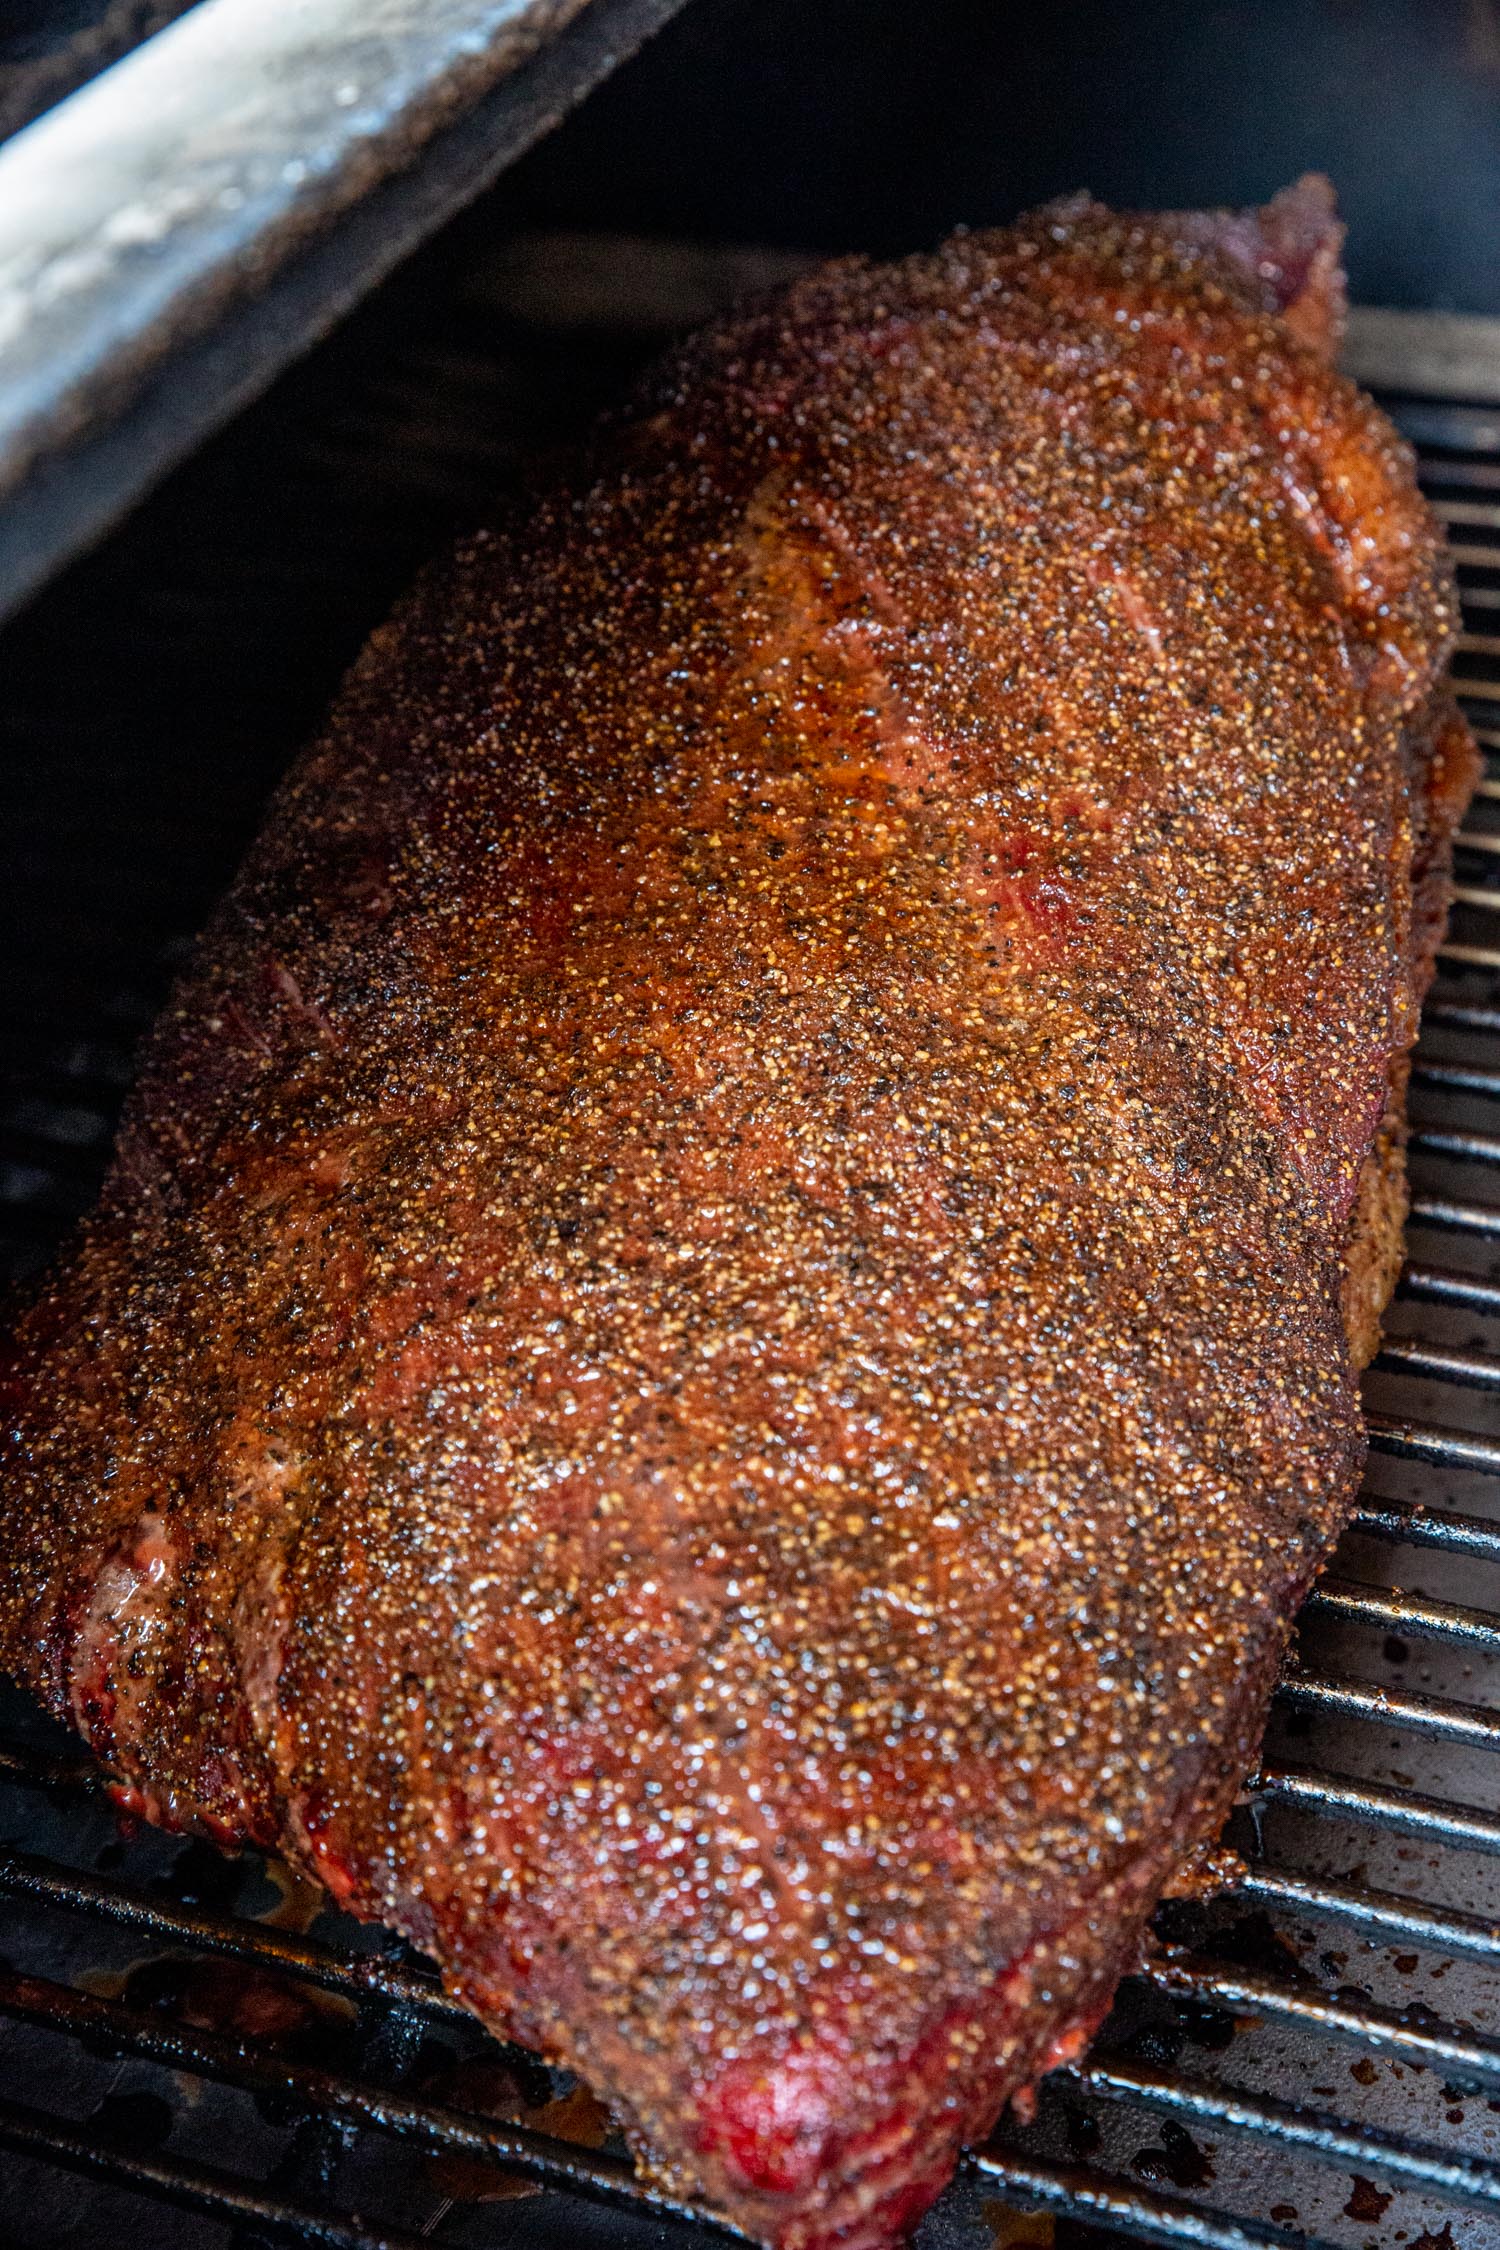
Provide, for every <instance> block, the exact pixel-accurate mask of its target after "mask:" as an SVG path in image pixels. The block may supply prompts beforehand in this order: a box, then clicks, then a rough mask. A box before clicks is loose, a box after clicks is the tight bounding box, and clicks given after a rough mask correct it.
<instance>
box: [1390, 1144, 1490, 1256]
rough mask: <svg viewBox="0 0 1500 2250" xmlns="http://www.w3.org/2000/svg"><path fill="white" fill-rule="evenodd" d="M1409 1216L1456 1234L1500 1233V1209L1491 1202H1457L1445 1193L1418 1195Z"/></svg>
mask: <svg viewBox="0 0 1500 2250" xmlns="http://www.w3.org/2000/svg"><path fill="white" fill-rule="evenodd" d="M1412 1138H1417V1136H1415V1134H1412ZM1424 1145H1426V1143H1424ZM1498 1161H1500V1159H1498ZM1408 1215H1410V1222H1412V1226H1439V1228H1444V1231H1446V1233H1455V1235H1500V1210H1496V1208H1493V1206H1491V1204H1455V1201H1453V1199H1451V1197H1444V1195H1415V1197H1412V1204H1410V1213H1408Z"/></svg>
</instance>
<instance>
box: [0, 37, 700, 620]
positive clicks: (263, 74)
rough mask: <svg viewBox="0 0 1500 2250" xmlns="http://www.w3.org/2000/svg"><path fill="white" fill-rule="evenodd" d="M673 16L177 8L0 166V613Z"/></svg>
mask: <svg viewBox="0 0 1500 2250" xmlns="http://www.w3.org/2000/svg"><path fill="white" fill-rule="evenodd" d="M680 5H681V0H298V5H297V6H295V7H291V6H286V5H283V6H279V7H267V6H265V5H263V0H199V5H197V6H196V7H193V8H190V9H189V10H188V11H187V13H186V14H185V15H183V16H182V17H181V18H180V19H179V20H178V21H177V22H176V23H174V24H173V25H171V26H170V27H169V28H168V29H167V30H165V31H162V32H159V33H158V34H157V36H156V37H155V38H153V39H149V40H147V41H146V42H145V43H144V44H143V45H142V46H140V47H138V48H137V49H136V51H135V52H134V53H133V54H131V55H129V56H127V57H126V58H125V59H124V60H123V61H122V62H120V63H118V64H117V65H116V66H115V67H114V68H113V69H111V70H108V71H105V72H103V73H102V74H101V75H100V76H99V77H97V78H96V79H94V80H93V81H92V82H91V83H90V84H89V85H87V86H85V87H83V88H81V89H80V90H79V91H78V92H77V93H76V94H74V95H73V96H72V97H71V98H70V99H68V100H67V101H64V102H61V103H59V104H58V106H57V107H56V108H55V109H54V110H52V111H50V112H48V114H47V115H45V116H43V117H41V118H39V119H38V120H37V122H36V123H35V124H34V125H32V126H30V127H28V128H27V130H26V131H24V132H22V133H18V134H17V135H16V136H15V137H14V139H13V140H11V141H10V142H8V143H7V144H6V146H5V148H4V149H3V150H0V349H3V351H4V354H5V361H6V385H5V395H4V398H3V400H0V492H3V494H4V496H5V503H6V504H5V507H4V509H3V511H0V610H3V609H5V608H10V607H14V606H15V605H16V604H17V603H18V602H19V601H21V600H22V599H23V598H24V596H25V595H26V593H27V592H29V591H30V590H31V589H33V588H34V587H35V586H37V585H39V584H40V583H41V582H42V580H43V579H44V578H45V576H46V575H47V574H48V573H49V571H51V570H53V569H55V568H56V567H57V566H58V564H59V563H60V562H62V561H64V560H66V558H67V557H68V556H69V555H70V554H72V553H75V552H76V551H77V550H78V549H79V547H81V546H82V545H83V544H84V543H85V542H86V541H87V540H89V539H90V538H93V537H96V536H97V535H98V534H99V533H100V532H101V531H102V530H104V529H105V528H107V526H108V525H109V524H110V523H111V522H113V521H114V520H115V518H116V517H117V516H118V515H119V514H120V513H121V512H122V511H123V510H124V509H125V508H126V507H127V506H128V505H129V504H130V502H131V501H132V500H134V499H136V498H138V497H139V495H140V494H141V493H142V492H143V491H144V490H146V489H147V487H148V486H149V485H150V484H152V483H153V482H155V481H156V480H157V479H158V478H159V477H160V476H161V475H162V474H163V473H164V471H165V470H166V469H168V468H170V467H171V466H172V464H173V463H174V462H175V461H177V460H179V459H180V458H181V457H182V456H183V455H184V454H185V453H187V452H188V451H190V450H191V449H192V448H193V447H194V446H196V445H197V444H198V443H200V441H201V440H202V439H203V438H204V437H205V436H207V435H208V434H209V432H210V431H212V430H213V429H216V428H217V427H218V426H219V425H220V424H221V423H223V422H225V421H226V420H228V419H229V417H230V416H231V415H232V414H233V413H235V412H236V411H237V410H238V409H239V408H240V407H241V406H243V405H244V404H246V403H247V402H248V400H250V399H251V398H253V397H254V396H256V394H257V393H258V392H259V391H261V390H263V389H264V388H265V386H266V384H267V383H268V382H269V381H270V380H271V378H272V377H273V376H274V375H275V374H277V373H278V372H279V371H280V369H281V368H283V367H285V366H286V365H287V364H288V363H289V362H290V361H291V360H292V359H294V358H295V357H296V356H297V354H298V353H299V352H301V351H302V350H304V349H305V348H306V347H307V345H308V344H310V343H311V342H312V341H313V340H314V339H315V338H316V337H317V336H319V335H321V334H323V333H324V332H325V331H326V330H327V329H328V328H329V327H331V326H332V324H333V323H334V321H335V320H337V319H338V318H339V317H340V316H341V315H342V314H343V313H345V312H346V311H348V309H349V308H350V306H351V305H353V304H355V303H357V302H358V300H359V299H360V298H361V297H362V296H363V295H364V294H365V293H366V292H367V291H368V290H369V289H370V288H371V287H373V285H374V284H375V283H376V282H377V281H378V280H380V279H382V278H383V276H384V275H386V274H388V273H389V272H391V270H392V269H393V268H394V267H395V266H396V264H397V263H398V262H399V260H400V259H401V258H403V257H404V256H405V255H406V254H407V253H408V252H409V251H410V250H412V249H414V248H415V247H416V245H417V244H418V243H419V242H421V241H422V240H423V239H424V237H425V236H427V235H428V234H430V233H431V232H432V231H433V230H434V229H435V228H436V227H437V226H439V225H441V223H442V222H443V221H444V220H445V219H447V218H449V217H451V216H452V215H453V213H454V212H456V211H457V210H459V209H461V208H462V206H463V205H464V204H466V203H468V202H470V201H471V200H472V199H473V197H474V196H475V195H476V194H478V192H479V191H480V189H481V188H483V187H485V186H487V185H488V184H489V182H490V181H492V180H493V179H495V178H496V177H497V176H498V174H499V173H500V172H501V171H502V170H503V169H504V168H505V166H506V164H508V163H509V162H511V161H512V160H513V159H514V158H515V157H517V156H519V155H520V154H521V152H522V151H523V150H524V149H526V148H527V147H529V146H530V145H531V143H532V142H533V141H535V140H536V139H537V138H538V137H539V135H541V134H542V133H544V132H545V131H547V130H548V129H549V128H550V127H551V126H552V125H554V124H555V123H556V122H557V121H558V120H559V118H561V117H562V116H564V115H566V113H567V112H568V110H569V109H571V108H573V107H574V106H575V105H576V104H577V103H578V102H579V101H580V100H582V98H583V97H584V95H585V94H587V93H588V92H589V91H590V90H591V89H592V88H593V87H594V86H595V85H597V84H598V83H599V81H600V80H601V79H602V78H603V77H605V76H606V75H607V74H608V72H609V71H610V70H611V69H613V68H614V67H615V65H616V64H617V63H618V62H620V61H621V60H622V59H623V58H624V57H625V56H626V55H629V54H630V53H632V52H633V51H634V50H635V48H637V47H638V46H639V45H640V44H641V43H642V41H643V40H645V39H646V38H648V37H649V36H650V34H651V33H652V32H653V31H655V30H656V29H658V28H659V26H660V25H661V24H663V23H664V22H666V21H667V20H668V19H669V18H670V17H671V16H672V15H673V14H675V13H676V10H677V8H678V7H679V6H680Z"/></svg>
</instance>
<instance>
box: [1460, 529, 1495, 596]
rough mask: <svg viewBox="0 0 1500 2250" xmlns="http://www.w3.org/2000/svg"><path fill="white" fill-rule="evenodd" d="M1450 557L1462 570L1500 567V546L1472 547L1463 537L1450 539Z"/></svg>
mask: <svg viewBox="0 0 1500 2250" xmlns="http://www.w3.org/2000/svg"><path fill="white" fill-rule="evenodd" d="M1448 559H1449V561H1450V562H1454V563H1457V565H1458V567H1459V569H1460V570H1495V569H1500V547H1471V546H1468V545H1467V544H1466V543H1465V542H1464V541H1463V540H1461V539H1450V540H1449V541H1448ZM1467 598H1468V597H1467V592H1466V593H1465V599H1467Z"/></svg>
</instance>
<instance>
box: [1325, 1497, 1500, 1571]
mask: <svg viewBox="0 0 1500 2250" xmlns="http://www.w3.org/2000/svg"><path fill="white" fill-rule="evenodd" d="M1349 1529H1350V1530H1351V1531H1358V1532H1362V1533H1363V1534H1364V1535H1365V1537H1366V1538H1369V1539H1389V1540H1391V1541H1392V1542H1393V1543H1394V1544H1395V1545H1397V1546H1402V1547H1434V1548H1437V1549H1438V1550H1440V1551H1441V1552H1442V1553H1443V1554H1448V1555H1472V1556H1473V1557H1474V1558H1475V1560H1476V1561H1483V1562H1500V1526H1496V1525H1494V1524H1488V1523H1482V1522H1481V1521H1480V1519H1479V1518H1478V1517H1477V1516H1455V1515H1449V1514H1448V1513H1447V1512H1446V1511H1445V1510H1443V1509H1440V1508H1408V1507H1405V1506H1403V1505H1401V1504H1400V1503H1398V1502H1396V1501H1393V1500H1370V1499H1365V1500H1362V1501H1361V1502H1360V1504H1359V1506H1358V1507H1357V1508H1356V1509H1355V1511H1354V1514H1353V1515H1352V1516H1351V1517H1350V1519H1349Z"/></svg>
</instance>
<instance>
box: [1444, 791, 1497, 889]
mask: <svg viewBox="0 0 1500 2250" xmlns="http://www.w3.org/2000/svg"><path fill="white" fill-rule="evenodd" d="M1481 787H1482V788H1483V790H1484V792H1485V794H1486V795H1493V796H1496V797H1500V782H1485V783H1482V784H1481ZM1478 794H1479V791H1478V790H1476V791H1475V795H1476V796H1477V795H1478ZM1453 903H1454V905H1455V906H1472V907H1473V909H1474V911H1475V913H1476V914H1496V913H1500V888H1497V889H1495V890H1493V891H1476V890H1474V889H1473V888H1472V887H1471V886H1468V885H1465V884H1463V883H1455V884H1454V886H1453Z"/></svg>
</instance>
